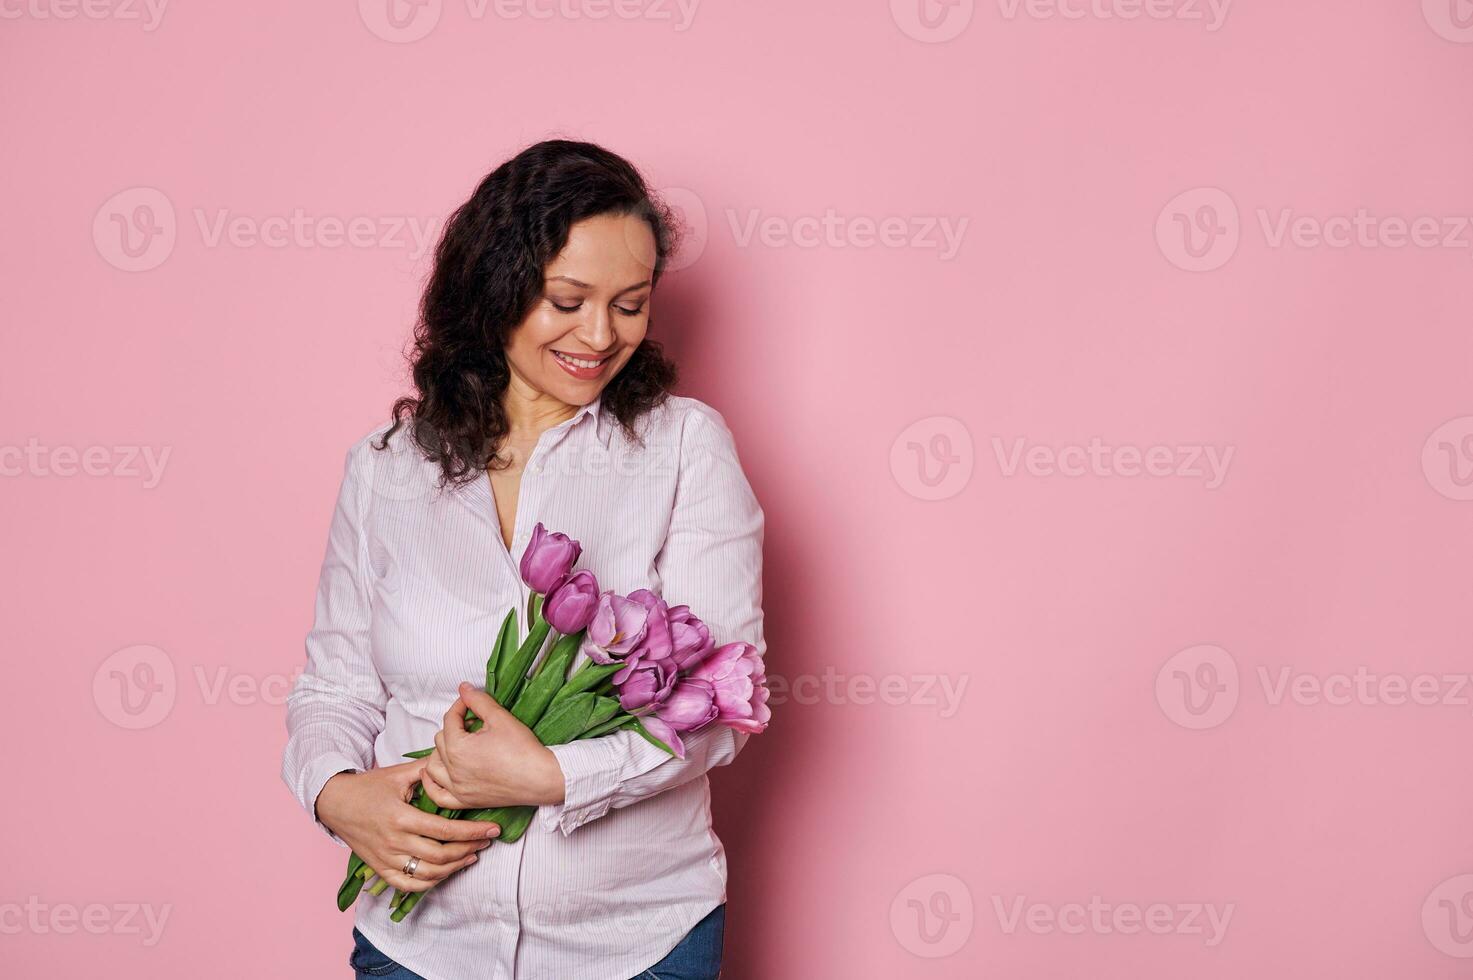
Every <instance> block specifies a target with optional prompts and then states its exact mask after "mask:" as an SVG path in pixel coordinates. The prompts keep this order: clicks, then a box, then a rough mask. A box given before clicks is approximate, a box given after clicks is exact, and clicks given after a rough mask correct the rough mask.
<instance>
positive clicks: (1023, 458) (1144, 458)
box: [992, 436, 1236, 490]
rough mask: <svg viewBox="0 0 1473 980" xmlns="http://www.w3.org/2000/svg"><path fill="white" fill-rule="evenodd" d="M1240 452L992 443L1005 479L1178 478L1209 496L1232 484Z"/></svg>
mask: <svg viewBox="0 0 1473 980" xmlns="http://www.w3.org/2000/svg"><path fill="white" fill-rule="evenodd" d="M1235 449H1236V447H1234V446H1224V447H1222V448H1218V447H1217V446H1210V445H1196V444H1189V445H1175V446H1173V445H1155V446H1146V447H1144V448H1142V447H1139V446H1132V445H1122V446H1110V445H1106V444H1105V442H1104V440H1103V439H1100V438H1099V437H1095V438H1093V439H1091V440H1090V441H1089V443H1088V444H1087V445H1072V446H1064V447H1062V448H1060V449H1055V448H1054V447H1053V446H1045V445H1036V444H1035V445H1032V446H1029V445H1028V442H1027V440H1026V439H1023V438H1021V437H1020V438H1017V439H1014V440H1013V441H1012V444H1011V445H1005V444H1004V442H1003V440H1002V439H1000V438H998V437H997V436H993V437H992V452H993V455H994V456H995V457H996V458H997V467H998V470H999V471H1000V472H1001V473H1002V475H1003V476H1008V477H1011V476H1017V475H1018V473H1019V472H1026V473H1027V474H1028V475H1030V476H1036V477H1048V476H1056V475H1057V476H1066V477H1079V476H1104V477H1125V478H1134V477H1141V476H1147V477H1158V478H1164V477H1175V478H1178V479H1190V480H1203V479H1205V481H1206V483H1205V484H1204V485H1205V486H1206V488H1207V489H1208V490H1216V489H1217V488H1218V487H1220V486H1222V484H1223V482H1224V481H1225V480H1226V479H1227V472H1228V467H1229V466H1230V465H1231V464H1232V461H1233V452H1234V451H1235Z"/></svg>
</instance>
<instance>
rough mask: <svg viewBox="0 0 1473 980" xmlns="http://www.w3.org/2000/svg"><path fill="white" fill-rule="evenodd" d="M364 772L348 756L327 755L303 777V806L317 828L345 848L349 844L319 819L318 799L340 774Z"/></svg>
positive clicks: (320, 757)
mask: <svg viewBox="0 0 1473 980" xmlns="http://www.w3.org/2000/svg"><path fill="white" fill-rule="evenodd" d="M362 771H363V768H362V767H361V766H359V765H358V763H356V762H354V761H353V760H352V759H350V758H348V757H347V756H346V755H341V754H338V753H327V754H326V755H322V756H319V757H318V758H316V759H313V760H312V764H311V765H310V766H308V767H307V772H306V773H305V774H304V775H303V777H302V787H303V791H304V798H303V800H302V805H303V806H305V807H306V808H307V812H308V813H310V814H311V815H312V819H313V820H314V821H316V823H317V826H319V827H321V828H322V832H323V833H325V834H327V836H328V837H330V838H331V839H332V840H333V841H334V842H335V843H337V844H340V845H341V846H343V847H347V846H348V842H347V841H345V840H343V839H342V838H341V837H339V836H338V835H337V834H335V833H333V832H332V831H331V830H330V829H328V826H327V824H325V823H323V822H322V821H321V820H319V819H318V817H317V797H318V796H320V795H322V787H324V786H326V785H327V781H328V780H329V779H331V778H332V777H334V776H336V775H337V774H338V773H340V772H362Z"/></svg>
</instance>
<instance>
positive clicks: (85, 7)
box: [0, 0, 169, 34]
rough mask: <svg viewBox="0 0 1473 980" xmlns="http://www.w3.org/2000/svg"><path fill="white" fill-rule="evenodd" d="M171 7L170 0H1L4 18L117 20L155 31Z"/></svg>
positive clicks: (144, 31) (1, 12)
mask: <svg viewBox="0 0 1473 980" xmlns="http://www.w3.org/2000/svg"><path fill="white" fill-rule="evenodd" d="M168 6H169V0H16V2H11V3H0V20H20V19H22V18H31V19H33V20H76V19H77V18H78V17H81V18H83V19H85V20H115V21H122V22H125V23H138V24H140V25H142V27H143V33H145V34H152V33H153V32H154V31H156V30H158V27H159V24H160V23H162V22H163V19H164V10H165V8H167V7H168Z"/></svg>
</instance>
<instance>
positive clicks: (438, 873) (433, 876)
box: [390, 854, 476, 891]
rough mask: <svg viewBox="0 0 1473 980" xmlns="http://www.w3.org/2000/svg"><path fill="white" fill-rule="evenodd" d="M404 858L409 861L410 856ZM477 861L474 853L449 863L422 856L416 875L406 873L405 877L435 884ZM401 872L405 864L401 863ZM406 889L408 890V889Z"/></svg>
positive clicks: (415, 867)
mask: <svg viewBox="0 0 1473 980" xmlns="http://www.w3.org/2000/svg"><path fill="white" fill-rule="evenodd" d="M404 860H405V861H406V862H408V860H409V858H408V857H406V858H405V859H404ZM475 863H476V855H474V854H471V855H468V856H466V857H464V858H461V859H460V860H459V861H452V862H449V863H448V864H441V863H439V862H437V861H426V860H425V859H424V858H420V859H419V863H418V864H416V865H415V866H414V875H413V876H412V877H411V876H409V875H404V877H406V878H408V879H409V880H410V881H416V882H419V883H420V884H422V885H428V884H433V883H435V882H437V881H444V880H445V879H446V878H448V877H450V875H452V874H453V873H455V872H456V871H459V870H460V869H461V868H464V867H466V866H467V865H471V864H475ZM399 872H400V874H403V872H404V865H403V864H401V865H399ZM390 884H392V882H390ZM405 890H406V891H408V889H405ZM421 890H423V889H421Z"/></svg>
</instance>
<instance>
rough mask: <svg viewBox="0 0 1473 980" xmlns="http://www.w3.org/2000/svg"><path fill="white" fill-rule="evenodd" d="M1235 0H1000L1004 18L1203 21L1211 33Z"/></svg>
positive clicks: (1220, 26) (1224, 20)
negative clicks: (1021, 15) (1021, 16)
mask: <svg viewBox="0 0 1473 980" xmlns="http://www.w3.org/2000/svg"><path fill="white" fill-rule="evenodd" d="M1231 6H1232V0H997V7H998V10H1000V11H1001V12H1002V16H1003V19H1005V20H1016V19H1017V18H1018V15H1019V14H1020V13H1021V14H1023V15H1025V16H1026V17H1028V18H1029V19H1030V20H1124V21H1130V20H1140V19H1141V18H1142V17H1144V18H1146V19H1147V20H1158V21H1159V20H1176V21H1185V22H1192V21H1201V22H1202V23H1203V25H1204V29H1205V30H1206V31H1207V33H1208V34H1215V33H1216V32H1218V31H1220V30H1222V25H1223V24H1224V23H1226V22H1227V15H1228V8H1229V7H1231Z"/></svg>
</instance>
